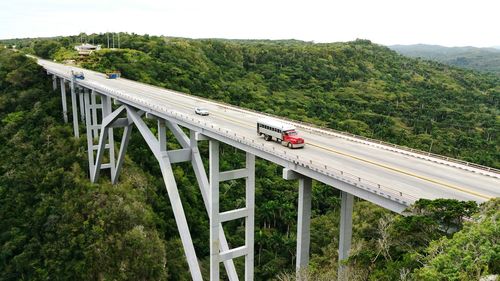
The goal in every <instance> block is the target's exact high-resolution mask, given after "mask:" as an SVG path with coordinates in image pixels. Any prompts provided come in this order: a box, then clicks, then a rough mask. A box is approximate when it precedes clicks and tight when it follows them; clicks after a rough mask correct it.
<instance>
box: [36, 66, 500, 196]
mask: <svg viewBox="0 0 500 281" xmlns="http://www.w3.org/2000/svg"><path fill="white" fill-rule="evenodd" d="M39 64H41V65H42V66H44V67H46V68H50V69H53V70H57V71H60V72H64V73H68V74H69V73H70V71H71V69H74V70H78V71H83V72H84V74H85V80H87V81H89V80H90V81H94V82H95V83H99V84H100V85H104V86H106V87H108V88H112V89H115V90H118V91H121V92H125V93H128V94H133V95H135V96H136V97H137V98H141V99H143V100H145V101H148V102H150V103H153V104H158V105H163V106H166V107H169V108H171V109H175V110H176V111H178V112H181V113H184V114H188V115H192V117H193V118H196V119H200V120H204V121H207V122H211V123H213V124H218V125H219V126H222V127H224V128H227V129H229V130H231V131H233V132H237V134H239V135H241V136H245V137H246V138H247V139H254V141H255V142H257V143H266V144H267V145H274V146H275V149H276V150H277V151H278V150H282V151H287V153H288V154H289V155H294V156H298V157H299V158H300V159H302V160H304V159H307V160H308V161H309V160H312V161H313V162H314V163H321V165H326V166H327V167H329V168H330V169H338V170H342V171H343V172H345V173H348V174H352V175H355V176H356V177H361V178H363V179H365V180H369V181H371V182H373V183H376V184H381V185H383V186H385V187H388V188H390V189H393V190H395V191H400V192H403V193H404V194H406V195H409V196H411V197H414V198H428V199H434V198H454V199H459V200H474V201H477V202H484V201H486V200H489V199H491V198H494V197H499V196H500V175H498V174H495V173H491V172H490V173H489V174H490V176H487V175H482V174H479V173H474V172H472V171H469V170H466V169H461V168H457V167H452V166H449V165H445V164H440V163H435V162H433V161H429V160H425V159H419V158H417V157H413V156H409V155H406V154H404V153H398V152H393V151H390V150H388V149H384V147H382V146H381V145H376V146H375V145H367V144H364V143H361V142H357V141H352V140H349V139H348V138H345V137H339V136H336V135H335V134H332V133H330V132H327V131H324V132H321V131H318V130H309V129H307V128H304V127H298V129H297V131H298V132H299V135H301V136H302V137H303V138H304V139H305V142H306V146H305V147H304V148H303V149H294V150H291V149H289V148H286V147H284V146H281V145H280V144H278V143H269V142H266V141H264V140H263V138H262V137H259V136H257V134H256V122H257V120H258V119H259V118H264V117H265V116H264V115H261V114H258V113H255V112H251V111H244V110H241V109H238V108H234V107H230V106H227V105H223V104H218V103H216V102H212V101H207V100H204V99H200V98H197V97H195V96H191V95H186V94H182V93H178V92H174V91H170V90H166V89H162V88H158V87H155V86H150V85H147V84H143V83H138V82H134V81H131V80H127V79H123V78H120V79H106V77H105V75H104V74H102V73H97V72H93V71H89V70H83V69H78V68H76V67H73V66H65V65H61V64H57V63H53V62H50V61H45V60H39ZM197 106H200V107H204V108H206V109H207V110H208V111H209V112H210V115H209V116H203V117H202V116H199V115H196V114H195V113H194V108H195V107H197ZM440 161H441V162H443V160H440ZM453 165H455V166H457V164H455V163H454V164H453ZM464 168H465V167H464ZM467 169H470V168H468V167H467Z"/></svg>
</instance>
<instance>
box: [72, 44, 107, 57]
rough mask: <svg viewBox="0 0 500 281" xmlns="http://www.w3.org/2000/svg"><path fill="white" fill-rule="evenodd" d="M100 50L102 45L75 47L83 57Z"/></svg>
mask: <svg viewBox="0 0 500 281" xmlns="http://www.w3.org/2000/svg"><path fill="white" fill-rule="evenodd" d="M100 49H101V45H92V44H81V45H79V46H75V50H76V51H77V52H78V54H79V55H81V56H88V55H90V54H92V52H94V51H99V50H100Z"/></svg>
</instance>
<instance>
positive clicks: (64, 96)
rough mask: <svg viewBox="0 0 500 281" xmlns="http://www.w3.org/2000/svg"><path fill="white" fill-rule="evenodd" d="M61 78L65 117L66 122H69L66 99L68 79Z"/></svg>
mask: <svg viewBox="0 0 500 281" xmlns="http://www.w3.org/2000/svg"><path fill="white" fill-rule="evenodd" d="M60 80H61V101H62V108H63V119H64V123H68V105H67V101H66V81H65V80H64V79H60Z"/></svg>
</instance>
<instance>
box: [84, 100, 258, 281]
mask: <svg viewBox="0 0 500 281" xmlns="http://www.w3.org/2000/svg"><path fill="white" fill-rule="evenodd" d="M83 92H84V93H85V94H84V108H85V120H86V127H87V146H88V158H89V171H90V178H91V181H92V182H97V180H98V179H99V176H100V171H101V170H102V169H108V168H109V169H111V181H112V182H113V183H116V182H117V181H118V176H119V174H120V171H121V168H122V165H123V162H124V158H125V153H126V150H127V146H128V143H129V139H130V136H131V131H132V127H133V126H135V127H137V129H138V130H139V132H140V134H141V135H142V137H143V138H144V139H145V141H146V143H147V144H148V146H149V148H150V149H151V151H152V152H153V154H154V156H155V158H156V159H157V160H158V163H159V165H160V169H161V172H162V176H163V179H164V182H165V186H166V188H167V193H168V196H169V200H170V203H171V205H172V209H173V211H174V216H175V221H176V223H177V228H178V231H179V234H180V237H181V241H182V244H183V248H184V253H185V256H186V259H187V262H188V265H189V269H190V273H191V277H192V279H193V280H202V277H201V270H200V267H199V264H198V259H197V257H196V253H195V250H194V246H193V242H192V239H191V235H190V232H189V227H188V224H187V220H186V217H185V214H184V210H183V206H182V202H181V200H180V196H179V191H178V188H177V184H176V181H175V178H174V176H173V170H172V166H171V165H172V164H175V163H180V162H191V164H192V166H193V170H194V172H195V175H196V179H197V181H198V185H199V188H200V192H201V195H202V197H203V201H204V203H205V208H206V210H207V214H208V216H209V221H210V265H211V266H210V276H211V279H210V280H219V277H220V272H219V265H220V263H221V262H222V263H223V264H224V267H225V269H226V273H227V276H228V278H229V280H231V281H235V280H239V278H238V275H237V272H236V268H235V266H234V262H233V259H234V258H237V257H240V256H243V255H244V256H245V278H244V279H245V280H253V274H254V220H255V219H254V210H255V199H254V198H255V195H254V194H255V155H253V154H251V153H246V161H245V164H246V165H245V168H243V169H237V170H233V171H223V172H221V171H219V166H218V162H219V149H218V147H219V142H218V141H217V140H214V139H210V138H208V137H206V136H204V135H203V134H201V133H200V132H196V131H193V130H191V131H190V134H189V137H188V136H186V134H185V133H184V131H183V130H182V129H181V127H180V126H179V125H178V124H176V123H174V122H172V121H171V120H167V119H163V118H160V117H157V116H153V115H151V114H146V117H149V118H154V119H156V120H157V123H158V124H157V125H158V130H157V132H158V136H157V137H156V136H155V135H154V134H153V132H152V131H151V130H150V129H149V127H148V126H147V125H146V123H145V122H144V121H143V120H142V116H143V115H144V112H143V111H141V110H139V109H136V108H134V107H132V106H128V105H120V106H119V107H118V108H117V109H115V110H114V111H113V110H112V106H111V98H110V97H108V96H105V95H99V94H98V93H97V92H95V91H92V93H90V94H89V93H88V92H87V91H85V90H84V91H83ZM99 102H100V103H99ZM98 110H101V114H99V112H98ZM123 115H126V117H121V116H123ZM100 117H101V118H100ZM98 121H100V122H101V124H99V123H98ZM118 127H121V128H124V131H123V136H122V140H121V144H120V149H119V152H118V159H115V155H114V140H113V131H112V129H113V128H118ZM167 129H168V130H170V131H171V132H172V134H173V135H174V136H175V138H176V140H177V141H178V143H179V144H181V146H182V148H181V149H177V150H167V139H166V131H167ZM97 139H98V143H97V144H96V143H95V141H96V140H97ZM203 140H208V141H209V162H210V173H209V175H210V177H208V176H207V173H206V171H205V168H204V166H203V161H202V158H201V154H200V151H199V148H198V141H203ZM106 150H109V154H107V155H108V157H107V158H108V159H109V163H105V164H103V159H104V155H105V151H106ZM238 178H244V179H245V189H246V192H245V194H246V196H245V201H246V205H245V207H244V208H241V209H236V210H232V211H226V212H219V211H220V210H219V183H220V182H222V181H226V180H233V179H238ZM234 219H245V226H246V227H245V245H243V246H241V247H237V248H234V249H231V248H230V245H229V243H228V241H227V239H226V236H225V233H224V229H223V226H222V223H223V222H227V221H231V220H234Z"/></svg>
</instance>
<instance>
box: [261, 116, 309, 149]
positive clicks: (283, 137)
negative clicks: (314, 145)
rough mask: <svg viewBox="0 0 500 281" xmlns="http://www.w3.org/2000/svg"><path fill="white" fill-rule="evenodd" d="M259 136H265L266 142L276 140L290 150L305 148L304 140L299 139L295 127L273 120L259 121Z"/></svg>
mask: <svg viewBox="0 0 500 281" xmlns="http://www.w3.org/2000/svg"><path fill="white" fill-rule="evenodd" d="M257 134H258V135H259V136H264V139H265V140H266V141H270V140H273V138H274V140H276V141H277V142H278V143H281V144H282V145H284V146H286V147H289V148H300V147H304V139H303V138H301V137H299V136H298V134H297V131H295V126H293V125H290V124H287V123H282V122H280V121H277V120H272V119H259V120H258V121H257Z"/></svg>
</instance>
